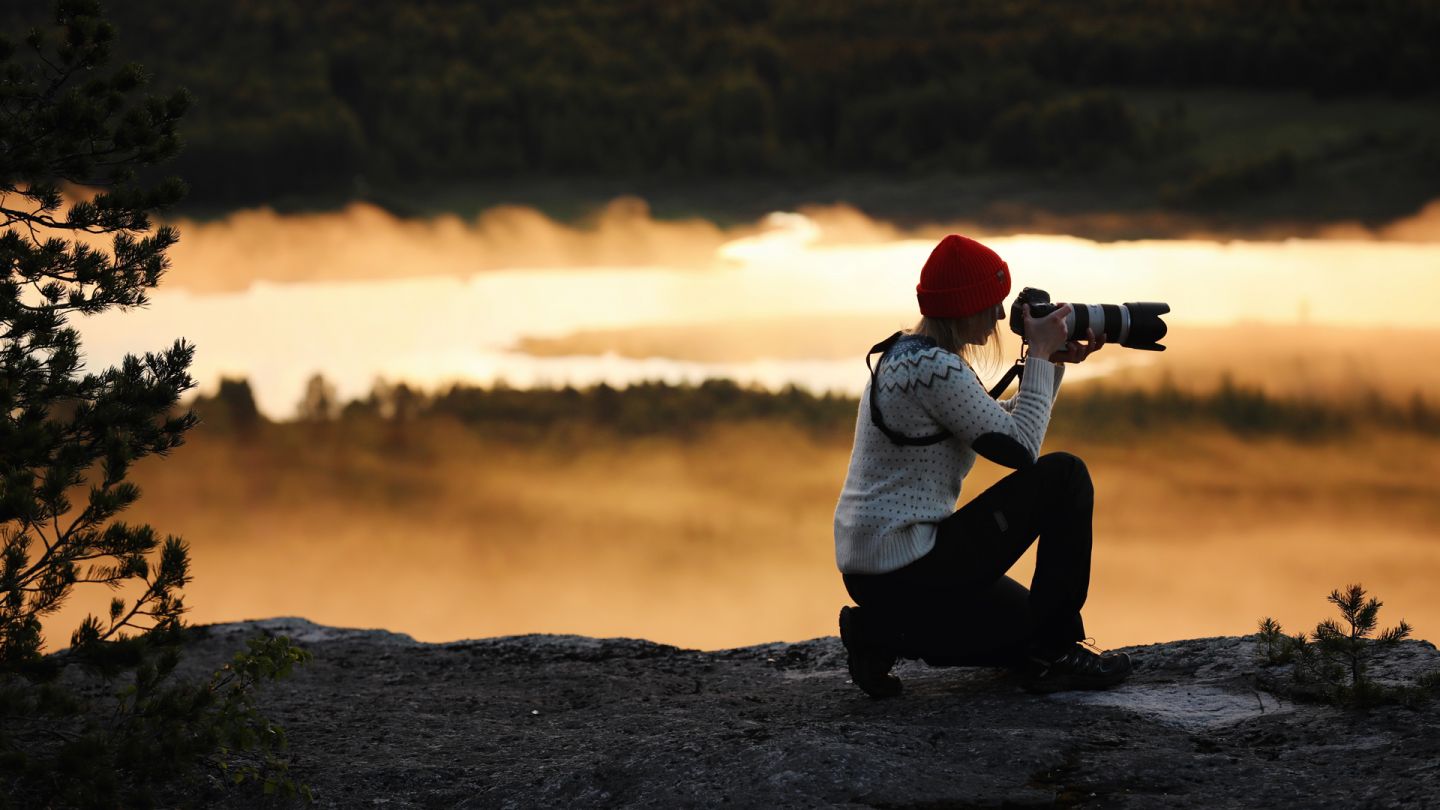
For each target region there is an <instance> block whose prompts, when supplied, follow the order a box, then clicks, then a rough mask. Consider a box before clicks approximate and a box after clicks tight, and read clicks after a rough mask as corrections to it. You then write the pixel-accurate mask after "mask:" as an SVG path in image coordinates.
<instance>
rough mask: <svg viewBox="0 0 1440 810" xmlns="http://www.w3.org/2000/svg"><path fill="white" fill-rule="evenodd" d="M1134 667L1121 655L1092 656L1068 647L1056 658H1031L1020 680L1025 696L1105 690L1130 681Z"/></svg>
mask: <svg viewBox="0 0 1440 810" xmlns="http://www.w3.org/2000/svg"><path fill="white" fill-rule="evenodd" d="M1132 669H1134V664H1132V663H1131V661H1130V656H1129V655H1127V654H1125V653H1096V652H1093V651H1091V650H1089V649H1087V648H1086V647H1085V646H1084V645H1081V644H1072V645H1071V646H1070V647H1069V648H1068V649H1066V650H1065V651H1064V652H1063V653H1061V654H1060V655H1058V656H1054V655H1051V656H1043V655H1031V656H1029V657H1028V659H1027V662H1026V667H1025V671H1024V674H1023V677H1022V680H1021V685H1022V686H1024V688H1025V690H1026V691H1027V692H1041V693H1043V692H1061V691H1065V690H1068V689H1108V688H1109V687H1112V686H1114V685H1115V684H1117V683H1120V682H1121V681H1123V680H1125V679H1126V678H1128V677H1130V672H1131V670H1132Z"/></svg>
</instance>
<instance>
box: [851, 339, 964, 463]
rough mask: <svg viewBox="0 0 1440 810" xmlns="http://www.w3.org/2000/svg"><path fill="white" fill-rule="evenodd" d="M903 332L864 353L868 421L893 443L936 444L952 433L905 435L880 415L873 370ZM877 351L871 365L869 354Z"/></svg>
mask: <svg viewBox="0 0 1440 810" xmlns="http://www.w3.org/2000/svg"><path fill="white" fill-rule="evenodd" d="M904 334H905V333H904V332H896V333H895V334H893V335H891V336H890V337H888V338H885V339H884V340H882V341H880V342H879V343H876V344H875V345H874V346H871V347H870V351H868V352H866V353H865V367H866V368H868V369H870V421H871V422H873V423H874V424H875V427H877V428H880V432H881V433H884V434H885V437H886V438H887V439H889V440H890V441H892V442H894V443H895V444H900V445H911V446H918V447H923V446H926V445H931V444H938V443H940V442H943V441H945V440H946V439H948V438H950V437H951V436H952V435H954V434H952V433H951V432H950V431H948V430H946V431H942V432H940V433H932V434H930V435H929V436H919V437H911V436H906V435H905V434H903V433H901V432H899V431H897V430H892V429H891V428H890V426H889V425H887V424H885V417H884V416H881V415H880V403H879V402H878V401H877V400H878V399H879V397H878V396H877V395H878V394H879V393H880V383H879V382H878V381H877V380H876V378H875V370H876V369H877V368H879V367H880V364H881V363H884V362H885V355H887V354H889V353H890V350H891V349H892V348H894V347H895V344H896V342H898V341H899V340H900V337H901V336H902V335H904ZM877 352H878V353H879V354H880V359H879V360H877V361H876V362H875V365H874V366H871V365H870V355H872V354H875V353H877Z"/></svg>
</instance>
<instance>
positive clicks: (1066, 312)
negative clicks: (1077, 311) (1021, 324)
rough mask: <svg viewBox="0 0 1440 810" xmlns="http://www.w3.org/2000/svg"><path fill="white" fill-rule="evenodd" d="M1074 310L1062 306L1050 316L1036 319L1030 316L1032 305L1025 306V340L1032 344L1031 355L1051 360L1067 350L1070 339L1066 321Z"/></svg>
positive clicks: (1067, 306)
mask: <svg viewBox="0 0 1440 810" xmlns="http://www.w3.org/2000/svg"><path fill="white" fill-rule="evenodd" d="M1073 309H1074V308H1073V307H1071V306H1070V305H1069V304H1061V305H1060V306H1058V307H1056V308H1055V311H1054V312H1052V313H1050V314H1049V315H1046V316H1045V317H1043V318H1036V317H1034V316H1032V315H1031V314H1030V305H1029V304H1026V305H1025V339H1026V340H1027V341H1029V343H1030V354H1032V355H1034V356H1036V357H1045V358H1049V357H1050V356H1051V355H1054V354H1056V353H1059V352H1060V351H1061V350H1062V349H1064V348H1065V342H1066V341H1067V340H1069V338H1070V330H1069V329H1068V328H1067V327H1066V326H1065V319H1066V318H1067V317H1069V316H1070V313H1071V312H1072V311H1073Z"/></svg>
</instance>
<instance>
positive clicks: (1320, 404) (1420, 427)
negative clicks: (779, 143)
mask: <svg viewBox="0 0 1440 810" xmlns="http://www.w3.org/2000/svg"><path fill="white" fill-rule="evenodd" d="M334 390H335V389H334V386H333V385H331V384H330V383H329V382H327V381H326V380H325V378H324V377H323V376H321V375H315V376H313V377H312V378H311V380H310V383H309V385H308V387H307V390H306V392H305V395H304V397H303V398H302V399H301V401H300V402H299V403H298V406H297V408H296V412H295V417H294V421H299V422H309V423H315V424H320V423H331V422H340V423H345V422H350V423H385V424H389V425H391V426H395V427H400V428H403V426H405V425H407V424H413V423H417V422H421V421H426V420H448V421H452V422H455V423H459V424H462V425H466V426H468V427H471V428H473V429H475V430H478V431H482V432H485V433H487V434H490V435H495V436H511V437H515V438H517V439H522V440H533V439H537V438H543V437H547V436H556V435H575V434H580V435H584V434H589V433H592V432H603V433H610V434H615V435H621V436H650V435H665V436H681V437H687V436H694V435H696V434H697V433H698V432H700V431H702V430H704V429H706V428H708V427H711V426H714V425H717V424H724V423H730V424H741V423H751V422H770V423H781V424H787V425H790V426H793V427H795V428H798V429H801V430H804V431H806V432H809V433H811V434H812V435H815V436H831V437H835V436H849V435H850V434H851V433H852V432H853V431H854V429H855V420H856V415H857V414H858V413H859V400H858V399H856V398H854V397H850V396H845V395H839V394H834V393H824V394H815V393H811V392H810V391H808V390H806V389H803V388H799V387H797V386H794V385H790V386H787V387H785V388H783V389H781V390H779V391H772V390H769V389H766V388H762V387H758V386H750V385H741V384H739V383H737V382H735V381H733V380H728V379H710V380H705V381H704V382H701V383H699V384H688V383H687V384H671V383H666V382H661V381H649V382H642V383H638V384H635V385H631V386H628V387H626V388H615V387H612V386H610V385H608V384H605V383H601V384H599V385H594V386H589V387H586V388H576V387H573V386H564V387H561V388H512V387H510V386H507V385H505V384H503V383H502V384H499V385H495V386H489V387H481V386H472V385H454V386H451V387H450V388H448V389H445V390H442V391H436V392H428V393H427V392H424V391H421V390H419V389H416V388H412V387H410V386H408V385H406V384H404V383H399V384H390V383H385V382H377V384H376V385H375V386H374V387H373V388H372V390H371V392H370V393H369V394H368V395H367V396H365V397H362V398H357V399H353V400H349V401H342V400H341V399H339V398H338V397H336V396H335V393H334ZM1063 400H1064V402H1063V405H1062V406H1060V407H1057V408H1056V409H1055V412H1054V416H1053V417H1052V421H1051V428H1050V432H1051V434H1052V435H1060V436H1066V435H1069V436H1082V435H1083V436H1085V437H1087V438H1100V439H1115V440H1124V439H1125V438H1126V437H1129V436H1134V435H1139V434H1142V433H1145V432H1148V431H1156V430H1165V429H1169V428H1174V427H1191V428H1206V427H1209V428H1217V429H1221V430H1225V431H1229V432H1232V433H1235V434H1237V435H1241V436H1276V437H1280V438H1288V439H1293V440H1297V441H1305V442H1310V441H1325V440H1328V439H1331V438H1336V437H1343V436H1346V435H1349V434H1351V433H1352V432H1354V431H1355V430H1357V429H1360V428H1377V429H1385V430H1400V431H1412V432H1417V433H1421V434H1426V435H1430V436H1440V404H1436V403H1431V402H1428V401H1427V400H1426V399H1425V398H1424V396H1422V395H1421V394H1420V393H1418V392H1416V393H1415V394H1413V395H1411V396H1410V397H1408V398H1406V399H1402V400H1395V399H1392V398H1386V397H1383V396H1381V395H1380V394H1379V393H1378V392H1375V391H1369V392H1362V394H1361V395H1360V396H1358V397H1356V398H1355V399H1353V400H1349V401H1339V400H1335V401H1327V400H1323V399H1315V398H1300V397H1283V396H1276V395H1273V394H1267V393H1266V392H1264V391H1263V390H1261V389H1259V388H1255V387H1250V386H1246V385H1241V384H1237V383H1235V382H1233V381H1231V380H1230V379H1228V378H1222V379H1221V381H1220V382H1219V384H1217V385H1216V386H1215V387H1214V388H1213V389H1212V390H1209V391H1193V390H1185V389H1181V388H1179V387H1177V386H1176V385H1174V383H1173V382H1172V381H1170V380H1169V378H1168V377H1167V378H1165V379H1163V380H1162V381H1161V383H1160V385H1158V386H1155V387H1151V388H1140V387H1131V386H1125V387H1116V386H1108V385H1105V384H1103V383H1088V384H1080V385H1070V386H1066V390H1065V392H1064V394H1063ZM189 407H190V408H193V409H194V410H195V411H196V412H197V413H198V414H199V415H200V418H201V422H202V425H207V426H208V428H202V429H209V430H215V431H218V432H223V433H239V434H244V433H246V432H247V431H252V430H255V429H257V428H259V427H260V426H261V425H263V424H264V423H266V421H267V420H266V419H265V418H264V416H263V415H261V414H260V412H259V410H258V409H257V408H256V406H255V400H254V396H253V393H252V391H251V389H250V385H249V383H248V382H247V381H246V380H244V379H226V380H223V381H222V382H221V384H220V386H219V388H218V389H217V391H216V392H215V393H214V394H212V395H208V396H201V397H197V398H196V399H195V400H193V401H192V402H191V403H190V405H189Z"/></svg>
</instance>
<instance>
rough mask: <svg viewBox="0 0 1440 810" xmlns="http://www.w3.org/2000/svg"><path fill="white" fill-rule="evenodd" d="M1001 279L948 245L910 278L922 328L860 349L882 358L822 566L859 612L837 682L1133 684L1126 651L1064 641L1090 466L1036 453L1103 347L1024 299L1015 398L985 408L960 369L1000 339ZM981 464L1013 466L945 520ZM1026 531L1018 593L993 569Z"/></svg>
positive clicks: (1074, 620) (1006, 562) (989, 257)
mask: <svg viewBox="0 0 1440 810" xmlns="http://www.w3.org/2000/svg"><path fill="white" fill-rule="evenodd" d="M1010 282H1011V279H1010V270H1009V267H1008V266H1007V265H1006V264H1005V262H1004V261H1002V260H1001V259H1000V257H999V256H998V255H996V254H995V252H994V251H992V250H990V249H989V248H987V247H985V246H984V245H982V244H980V243H979V242H976V241H974V240H972V239H968V238H966V237H963V236H958V235H954V234H952V235H950V236H947V237H945V238H944V239H943V240H941V242H940V244H939V245H937V246H936V248H935V249H934V251H933V252H932V253H931V254H930V258H929V260H928V261H926V263H925V266H924V267H923V269H922V270H921V272H920V283H919V285H918V286H917V287H916V294H917V298H918V299H919V304H920V312H921V315H922V316H923V317H922V318H921V320H920V321H919V323H918V324H917V325H916V326H915V328H914V329H913V330H908V331H905V332H899V333H896V335H894V336H892V338H891V339H890V340H887V341H885V342H884V343H881V344H879V345H877V346H876V347H875V349H874V350H872V352H873V351H883V354H882V355H881V358H880V361H879V364H878V367H877V368H876V369H874V371H873V372H872V380H871V383H870V384H869V385H867V386H866V388H865V392H864V394H863V395H862V396H861V403H860V413H859V418H858V421H857V423H856V426H855V445H854V449H853V452H852V455H851V459H850V468H849V472H848V473H847V475H846V479H845V485H844V488H843V490H842V492H841V494H840V499H839V503H838V505H837V506H836V509H835V556H836V562H837V564H838V566H839V568H840V571H841V573H842V575H843V579H844V582H845V587H846V590H847V591H848V592H849V594H850V596H851V598H853V599H854V600H855V602H856V603H857V604H858V605H859V607H858V608H856V607H845V608H842V609H841V612H840V632H841V637H842V639H843V640H844V642H845V647H846V651H847V652H848V654H849V657H850V674H851V677H852V678H853V679H854V681H855V683H856V684H857V685H858V686H860V688H861V689H863V690H865V692H866V693H868V694H870V695H872V696H874V697H884V696H889V695H894V694H898V693H899V692H900V689H901V685H900V681H899V679H898V678H896V677H895V676H894V675H891V674H890V669H891V667H892V666H893V665H894V663H895V661H896V659H897V658H898V657H905V658H923V659H924V660H925V661H926V662H927V663H930V664H932V665H937V666H973V665H989V666H1008V667H1012V668H1014V669H1015V670H1016V671H1017V672H1019V673H1020V675H1021V678H1022V682H1023V684H1024V686H1025V687H1026V688H1027V689H1030V690H1032V691H1037V692H1049V691H1057V690H1062V689H1095V688H1104V687H1107V686H1112V685H1114V684H1116V683H1119V682H1120V681H1122V680H1124V679H1125V677H1127V676H1128V675H1129V673H1130V669H1131V663H1130V659H1129V657H1128V656H1126V655H1124V654H1123V653H1108V654H1097V653H1095V652H1092V651H1091V650H1089V649H1087V648H1086V647H1085V646H1083V645H1082V644H1080V643H1078V642H1080V641H1082V640H1083V639H1084V638H1085V631H1084V627H1083V625H1082V623H1081V618H1080V609H1081V607H1082V606H1083V605H1084V604H1085V597H1086V592H1087V590H1088V587H1089V581H1090V547H1091V516H1092V511H1093V506H1094V491H1093V489H1092V487H1091V482H1090V475H1089V472H1088V471H1087V470H1086V468H1085V464H1084V463H1083V462H1082V461H1081V460H1080V459H1078V458H1076V457H1075V456H1073V455H1070V454H1068V453H1050V454H1046V455H1041V454H1040V445H1041V442H1042V440H1043V439H1044V437H1045V429H1046V426H1047V424H1048V423H1049V420H1050V408H1051V405H1052V403H1053V401H1054V397H1055V391H1056V389H1057V388H1058V386H1059V384H1060V378H1061V376H1062V373H1063V367H1064V364H1065V363H1079V362H1083V361H1084V360H1085V358H1087V357H1088V356H1089V355H1090V354H1091V353H1093V352H1096V351H1099V350H1100V349H1101V348H1102V347H1103V346H1104V344H1105V340H1104V336H1103V335H1102V336H1101V337H1100V338H1096V336H1095V334H1094V331H1093V330H1090V331H1089V332H1088V333H1087V338H1088V339H1087V340H1084V341H1067V327H1066V322H1065V319H1066V317H1067V316H1069V315H1070V314H1071V310H1070V305H1068V304H1066V305H1062V306H1061V307H1060V308H1059V309H1057V310H1056V311H1055V312H1053V313H1051V314H1049V315H1047V316H1045V317H1041V318H1034V317H1032V316H1031V314H1030V312H1029V306H1028V304H1027V305H1026V306H1025V321H1024V330H1025V337H1026V339H1027V341H1028V343H1029V356H1028V358H1027V360H1026V363H1025V371H1024V374H1023V376H1022V377H1021V384H1020V387H1019V391H1018V393H1017V394H1016V395H1015V396H1014V397H1012V398H1010V399H1006V400H1000V401H996V400H994V399H992V398H991V397H990V395H989V394H987V393H986V391H985V388H984V386H983V385H982V384H981V382H980V379H979V378H978V377H977V376H976V374H975V373H974V372H973V371H972V370H971V367H970V363H969V362H968V361H969V360H973V359H974V357H975V354H976V352H977V351H979V350H981V349H983V348H984V347H985V346H986V345H987V344H988V345H991V346H992V347H993V346H995V343H994V342H995V341H998V337H999V336H998V324H999V322H1000V321H1001V320H1002V319H1003V318H1004V316H1005V311H1004V309H1003V306H1002V305H1003V302H1004V300H1005V297H1006V295H1007V294H1008V293H1009V292H1010ZM1017 323H1018V322H1017ZM868 362H869V360H868V358H867V363H868ZM977 454H978V455H981V456H984V457H986V458H987V459H989V460H991V461H994V462H996V463H998V464H1001V465H1004V466H1006V467H1008V468H1011V469H1013V470H1015V472H1013V473H1011V474H1010V475H1008V476H1006V477H1005V478H1003V479H1001V480H1000V481H999V482H997V483H996V484H995V485H994V486H992V487H990V488H989V489H987V490H985V491H984V492H982V493H980V494H979V495H977V496H976V497H975V498H974V499H973V500H971V501H970V502H969V503H967V504H965V506H963V507H961V508H960V509H959V510H958V511H954V508H955V503H956V501H957V499H958V498H959V494H960V490H961V484H962V482H963V481H964V478H965V476H966V474H967V473H969V471H970V469H971V467H972V466H973V465H974V463H975V457H976V455H977ZM1037 537H1038V539H1039V548H1038V551H1037V560H1036V565H1035V575H1034V578H1033V579H1032V581H1031V584H1030V588H1029V589H1028V590H1027V589H1026V588H1025V587H1024V586H1023V585H1021V584H1019V583H1018V582H1016V581H1015V580H1013V579H1010V578H1009V577H1007V576H1006V575H1005V574H1006V572H1007V571H1008V570H1009V569H1010V567H1011V566H1012V565H1013V564H1014V563H1015V561H1016V560H1018V559H1019V558H1020V556H1021V555H1022V554H1024V552H1025V551H1026V549H1028V548H1029V547H1030V544H1031V543H1034V542H1036V539H1037Z"/></svg>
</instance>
